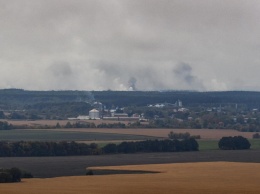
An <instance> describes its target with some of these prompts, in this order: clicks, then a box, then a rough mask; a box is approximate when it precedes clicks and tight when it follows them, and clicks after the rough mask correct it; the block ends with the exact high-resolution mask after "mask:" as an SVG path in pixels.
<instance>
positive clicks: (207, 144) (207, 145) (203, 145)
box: [197, 139, 260, 151]
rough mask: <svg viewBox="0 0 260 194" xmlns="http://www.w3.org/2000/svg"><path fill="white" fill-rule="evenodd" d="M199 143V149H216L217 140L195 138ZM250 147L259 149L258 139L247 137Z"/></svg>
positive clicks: (259, 140) (259, 141) (259, 142)
mask: <svg viewBox="0 0 260 194" xmlns="http://www.w3.org/2000/svg"><path fill="white" fill-rule="evenodd" d="M197 141H198V143H199V150H200V151H204V150H218V149H219V148H218V140H197ZM249 142H250V143H251V149H254V150H257V149H260V139H249Z"/></svg>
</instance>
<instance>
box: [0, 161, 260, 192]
mask: <svg viewBox="0 0 260 194" xmlns="http://www.w3.org/2000/svg"><path fill="white" fill-rule="evenodd" d="M95 169H110V170H111V169H112V170H142V171H156V172H160V173H154V174H120V175H104V176H73V177H59V178H49V179H27V180H26V179H24V180H22V182H21V183H17V184H1V186H0V193H5V194H27V193H38V194H46V193H48V194H58V193H64V194H74V193H75V194H83V193H84V194H85V193H92V194H101V193H102V194H103V193H106V194H110V193H111V194H112V193H113V194H117V193H120V194H130V193H136V194H138V193H140V194H143V193H149V194H153V193H156V194H157V193H164V194H168V193H194V194H195V193H198V194H201V193H213V194H215V193H217V194H219V193H229V194H230V193H236V194H239V193H260V187H259V179H260V164H257V163H230V162H203V163H184V164H181V163H175V164H156V165H138V166H113V167H102V168H95Z"/></svg>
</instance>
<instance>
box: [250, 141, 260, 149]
mask: <svg viewBox="0 0 260 194" xmlns="http://www.w3.org/2000/svg"><path fill="white" fill-rule="evenodd" d="M249 142H250V143H251V149H260V139H250V140H249Z"/></svg>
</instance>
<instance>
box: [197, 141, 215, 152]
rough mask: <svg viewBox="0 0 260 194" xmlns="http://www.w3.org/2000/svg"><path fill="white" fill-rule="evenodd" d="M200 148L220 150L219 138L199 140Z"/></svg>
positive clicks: (201, 149)
mask: <svg viewBox="0 0 260 194" xmlns="http://www.w3.org/2000/svg"><path fill="white" fill-rule="evenodd" d="M197 141H198V144H199V150H200V151H203V150H218V140H197Z"/></svg>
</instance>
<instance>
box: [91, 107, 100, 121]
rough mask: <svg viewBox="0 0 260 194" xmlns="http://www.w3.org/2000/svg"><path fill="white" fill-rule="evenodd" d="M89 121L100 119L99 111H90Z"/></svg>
mask: <svg viewBox="0 0 260 194" xmlns="http://www.w3.org/2000/svg"><path fill="white" fill-rule="evenodd" d="M89 119H100V115H99V111H98V110H97V109H92V110H91V111H89Z"/></svg>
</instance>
